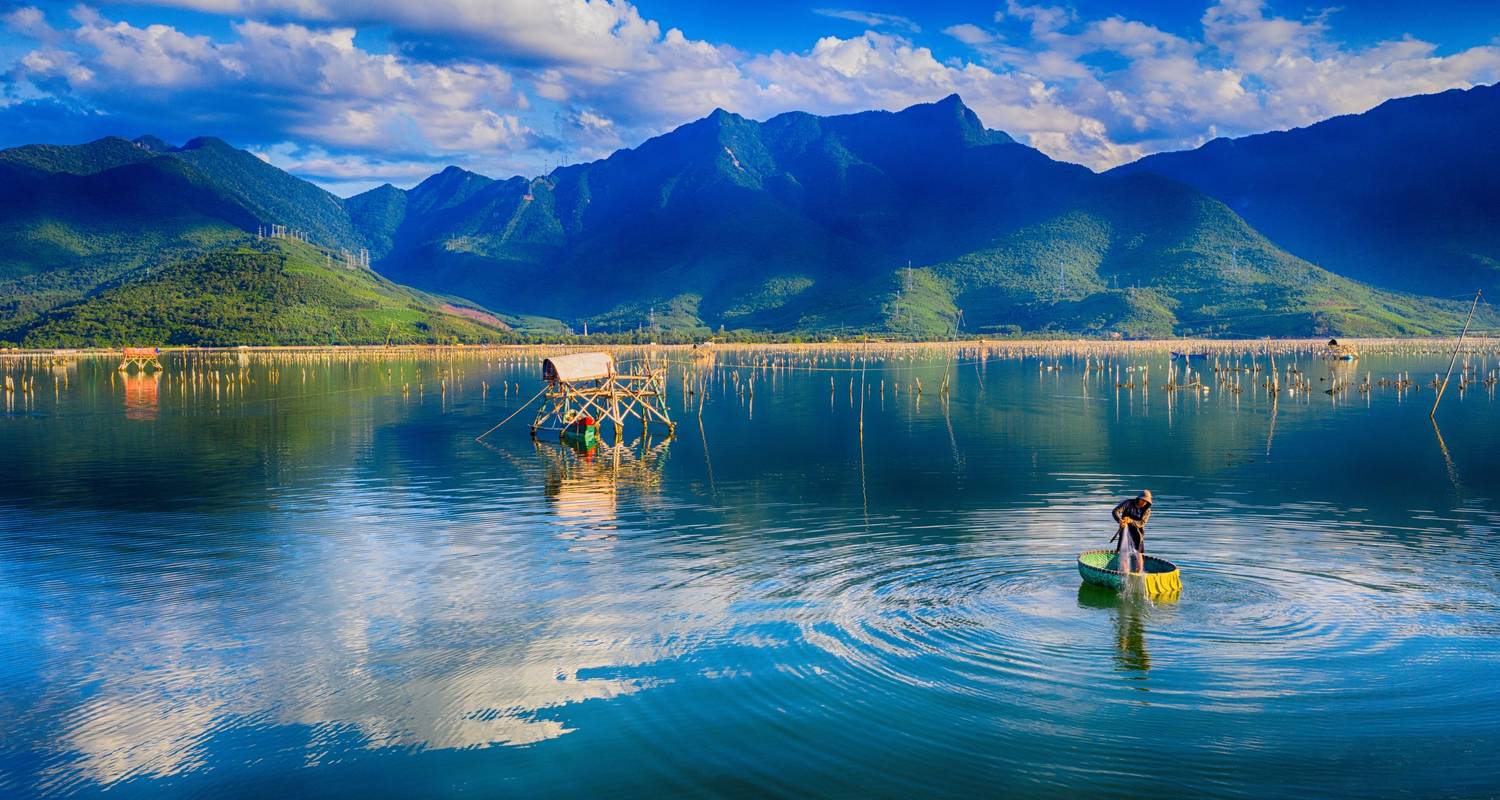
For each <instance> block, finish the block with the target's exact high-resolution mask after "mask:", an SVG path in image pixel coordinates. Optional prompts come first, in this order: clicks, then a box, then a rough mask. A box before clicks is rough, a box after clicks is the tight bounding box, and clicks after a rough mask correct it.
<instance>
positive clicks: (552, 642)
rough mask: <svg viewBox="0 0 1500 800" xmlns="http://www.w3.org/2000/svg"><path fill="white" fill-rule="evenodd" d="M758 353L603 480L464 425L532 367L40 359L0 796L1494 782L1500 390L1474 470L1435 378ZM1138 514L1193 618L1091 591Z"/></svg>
mask: <svg viewBox="0 0 1500 800" xmlns="http://www.w3.org/2000/svg"><path fill="white" fill-rule="evenodd" d="M679 357H680V356H679ZM743 358H745V357H744V356H737V355H733V354H731V355H727V356H725V357H722V358H721V359H720V361H719V364H718V366H717V368H716V369H715V370H714V372H713V373H712V374H711V375H710V376H709V377H708V378H707V380H706V385H707V387H708V391H707V392H706V394H705V395H703V396H705V397H706V403H704V404H703V405H702V407H701V415H700V413H699V412H700V409H699V407H698V406H697V405H695V404H694V403H693V401H692V399H690V398H685V397H684V395H683V393H682V389H681V386H682V381H681V374H682V371H681V370H680V369H674V371H673V374H672V377H671V382H670V392H671V395H672V405H673V410H674V413H675V414H677V416H678V418H679V420H680V424H679V428H678V436H677V438H676V439H674V440H671V441H666V440H664V439H663V438H662V437H660V436H656V437H654V438H653V439H651V440H643V439H641V438H640V437H639V432H638V431H630V432H629V434H630V435H629V436H627V439H626V442H625V444H624V446H622V447H619V448H609V447H604V448H600V449H599V450H597V451H595V452H594V453H592V454H580V453H578V452H576V451H573V450H570V449H567V448H564V447H561V446H559V445H558V444H557V443H555V442H549V441H543V442H539V443H533V442H532V441H531V440H530V439H529V438H528V436H527V431H526V427H525V424H524V423H525V422H526V417H525V416H524V415H523V417H522V418H521V419H518V420H517V421H515V422H513V423H511V424H510V425H508V426H506V427H503V428H501V429H500V430H499V431H497V432H496V433H495V434H493V435H492V436H491V437H490V438H489V439H488V440H487V444H485V445H481V444H477V443H475V442H474V440H473V439H474V436H475V435H476V434H478V433H479V432H481V431H483V430H484V429H485V428H487V427H489V426H490V425H492V424H494V423H495V422H497V421H499V420H500V419H501V418H503V417H504V416H505V415H506V414H508V413H510V411H511V410H513V409H514V408H515V407H516V406H517V404H518V403H519V402H520V401H522V400H524V399H525V398H527V397H530V396H531V395H532V393H533V392H535V391H536V390H537V389H538V388H539V385H540V384H539V380H538V373H539V368H538V366H537V364H536V363H535V362H527V363H516V364H512V363H502V362H494V361H486V360H485V359H484V358H483V357H479V358H468V359H462V360H454V361H410V360H409V361H391V362H373V361H364V362H343V361H337V362H315V361H311V360H298V359H290V358H285V359H281V360H279V361H272V360H270V359H267V358H259V357H258V358H256V359H254V360H252V361H250V362H249V363H248V366H247V367H245V368H244V369H243V371H242V370H241V368H240V367H238V366H236V365H235V364H234V363H233V362H224V363H222V364H219V365H218V366H214V365H212V364H200V365H199V367H198V368H197V371H196V372H194V373H193V374H192V375H191V376H189V377H188V379H187V380H186V381H183V380H181V379H182V378H183V376H184V375H185V373H184V372H183V370H184V366H183V362H182V361H169V363H168V373H167V377H166V378H165V379H161V380H157V379H154V378H150V379H143V378H131V379H128V380H123V381H122V380H121V379H120V378H118V377H117V376H115V375H114V373H113V366H114V364H113V363H111V362H108V361H102V360H100V361H93V360H84V361H81V362H75V363H74V364H72V365H71V366H66V367H62V366H60V367H56V368H51V369H44V370H43V371H42V372H40V373H39V374H38V375H37V377H36V380H37V383H36V391H35V392H34V393H33V394H31V395H28V396H16V395H11V396H9V397H7V398H0V400H3V402H5V403H6V406H5V407H4V409H3V412H4V415H3V416H0V453H3V454H4V456H3V462H0V463H3V464H4V473H5V476H4V480H3V481H0V689H3V691H0V796H6V797H22V798H26V797H64V796H90V795H96V794H101V793H107V794H108V796H111V797H122V798H132V797H152V798H156V797H214V798H222V797H263V796H289V795H302V794H306V795H315V796H321V797H361V798H363V797H414V796H422V797H442V796H452V795H460V794H463V795H467V796H480V797H502V796H506V797H534V796H543V795H545V796H557V795H564V794H568V795H579V796H585V797H612V796H619V797H643V796H661V795H713V796H741V797H764V796H788V797H795V796H810V795H842V796H860V797H873V796H885V797H905V796H912V795H913V794H916V793H919V792H920V793H924V794H935V795H948V796H968V795H976V794H977V795H983V796H1016V797H1046V796H1056V795H1061V794H1073V793H1079V794H1082V793H1088V794H1092V795H1096V796H1135V795H1142V794H1145V793H1148V792H1150V793H1153V794H1155V793H1159V792H1161V791H1163V790H1164V787H1170V790H1171V791H1172V792H1173V793H1175V794H1182V795H1186V796H1198V797H1202V796H1252V795H1253V796H1282V795H1288V794H1293V793H1297V794H1307V795H1312V796H1322V797H1329V796H1372V795H1378V796H1396V795H1410V796H1420V797H1431V796H1463V797H1480V796H1495V795H1497V794H1500V678H1497V676H1500V577H1497V576H1500V477H1497V476H1500V405H1497V403H1496V401H1495V399H1494V397H1493V395H1492V394H1491V392H1490V391H1489V390H1488V389H1486V388H1484V387H1482V386H1479V387H1474V388H1471V389H1470V390H1469V391H1468V392H1467V393H1466V394H1464V395H1462V396H1460V395H1459V394H1457V393H1456V392H1454V391H1450V394H1449V396H1448V398H1447V399H1445V400H1444V407H1443V410H1442V413H1441V414H1440V421H1441V424H1442V428H1441V437H1442V441H1441V442H1440V441H1439V438H1438V435H1437V433H1436V432H1435V431H1434V429H1433V426H1432V425H1431V424H1430V423H1429V421H1428V419H1427V407H1428V406H1429V405H1430V403H1431V402H1432V396H1433V392H1432V390H1431V389H1430V388H1428V387H1426V386H1425V382H1426V381H1430V380H1431V375H1432V373H1433V372H1434V371H1436V370H1438V369H1440V368H1441V367H1444V366H1446V360H1445V359H1443V358H1442V357H1440V356H1437V355H1433V356H1430V357H1395V356H1390V357H1379V356H1367V357H1366V358H1365V359H1364V360H1363V361H1361V362H1360V364H1359V367H1358V369H1359V370H1360V373H1361V377H1362V374H1363V372H1365V371H1370V372H1373V373H1374V376H1375V378H1376V379H1379V378H1381V377H1383V376H1387V377H1388V376H1393V375H1395V374H1396V373H1397V372H1399V371H1403V370H1410V371H1411V372H1412V373H1413V375H1414V376H1418V375H1420V376H1424V377H1423V378H1422V379H1421V382H1422V383H1423V384H1424V385H1423V386H1421V388H1420V389H1418V390H1416V391H1415V392H1414V393H1413V392H1408V393H1404V394H1403V393H1401V392H1398V391H1396V390H1395V389H1388V388H1387V389H1382V388H1378V387H1377V388H1376V389H1375V390H1374V391H1373V392H1371V393H1370V394H1369V395H1364V394H1360V393H1358V392H1355V391H1350V392H1349V393H1348V395H1347V396H1345V397H1342V398H1340V399H1337V400H1335V399H1333V398H1331V397H1330V396H1328V395H1325V394H1324V393H1323V391H1322V389H1324V388H1326V386H1327V383H1326V382H1325V381H1322V380H1320V378H1322V377H1325V376H1327V374H1328V370H1329V366H1328V365H1327V363H1326V362H1306V361H1304V363H1303V364H1302V365H1301V366H1302V367H1303V368H1304V369H1305V370H1306V371H1307V376H1308V377H1309V379H1311V380H1312V382H1313V390H1312V391H1311V392H1309V393H1306V394H1298V395H1296V396H1287V395H1286V394H1283V396H1282V397H1281V398H1280V399H1279V401H1278V402H1277V403H1276V406H1275V408H1274V410H1273V407H1272V405H1271V403H1270V401H1269V399H1268V398H1267V397H1266V396H1265V395H1264V393H1261V392H1258V391H1255V390H1253V389H1252V388H1251V380H1250V379H1249V378H1248V377H1246V378H1245V379H1244V386H1245V390H1244V391H1243V392H1242V393H1241V394H1239V395H1235V394H1233V393H1231V392H1227V391H1222V390H1220V391H1215V392H1213V393H1212V394H1209V395H1207V396H1206V397H1197V396H1194V395H1189V394H1186V393H1183V394H1178V395H1175V399H1174V400H1172V401H1171V402H1169V395H1168V394H1167V393H1165V392H1163V391H1162V390H1161V388H1160V384H1161V383H1163V382H1164V380H1165V378H1166V370H1167V360H1166V358H1165V356H1152V357H1151V358H1150V359H1149V363H1150V364H1151V365H1152V370H1151V378H1150V381H1151V383H1152V385H1153V387H1154V388H1152V389H1151V390H1150V391H1149V392H1142V391H1141V390H1140V389H1137V390H1135V391H1128V390H1121V391H1119V392H1116V391H1115V389H1114V388H1113V383H1114V380H1113V378H1112V377H1106V376H1103V375H1100V374H1095V375H1093V376H1092V377H1091V378H1089V379H1088V380H1087V381H1086V380H1085V372H1084V365H1083V364H1082V363H1081V362H1078V361H1074V360H1072V359H1066V358H1065V359H1062V360H1061V361H1060V362H1059V363H1060V364H1061V369H1060V370H1057V371H1047V372H1044V371H1042V370H1041V369H1040V368H1039V367H1040V362H1039V361H1038V360H1037V359H1034V358H1032V359H1019V358H998V357H991V358H986V359H983V360H980V359H977V358H974V357H973V354H961V355H959V356H958V357H957V359H956V360H955V361H954V362H953V366H951V367H945V364H946V363H947V362H946V360H945V359H944V358H942V357H928V358H922V359H916V360H912V359H903V360H894V359H888V360H882V361H879V362H872V363H871V364H870V365H869V367H868V372H866V373H865V374H864V375H863V378H861V374H860V372H859V371H858V364H857V363H856V364H855V369H854V371H850V362H849V361H848V359H847V357H845V358H844V359H842V360H834V359H822V360H820V361H819V362H818V364H817V365H816V366H817V367H818V369H816V370H809V369H806V368H803V369H801V370H798V371H758V370H754V369H749V368H746V367H745V366H743V365H742V364H741V365H739V366H737V363H738V362H739V361H740V360H742V359H743ZM1493 359H1494V357H1493V355H1492V356H1490V361H1491V363H1490V365H1489V368H1493ZM1141 361H1142V359H1141V358H1139V357H1132V358H1129V359H1126V360H1125V361H1122V362H1121V363H1122V365H1123V364H1134V363H1138V362H1141ZM1047 363H1052V360H1051V359H1048V361H1047ZM273 368H274V371H273ZM945 368H948V369H952V371H953V374H954V375H955V384H954V389H953V395H952V399H951V402H948V403H944V402H940V400H939V399H938V397H937V391H936V387H937V386H938V385H939V384H940V383H941V380H942V375H943V372H944V370H945ZM209 371H215V372H218V373H219V374H220V376H221V377H220V380H219V381H217V382H215V381H212V380H209V379H208V378H207V377H206V375H207V373H208V372H209ZM238 374H244V375H246V376H248V378H249V380H248V382H233V381H232V380H231V379H230V378H229V377H227V376H231V375H238ZM1123 374H1125V373H1122V375H1123ZM736 376H737V377H738V380H736ZM752 376H754V377H755V381H756V383H755V389H754V393H753V399H752V397H751V393H750V392H749V390H748V382H749V379H750V378H751V377H752ZM915 377H920V378H921V379H922V381H923V383H924V385H925V387H926V389H927V392H926V394H925V396H924V397H922V398H921V400H920V403H919V402H918V401H917V398H915V397H914V396H913V394H912V392H911V391H910V388H911V381H912V379H913V378H915ZM851 378H852V380H853V381H854V388H853V391H852V393H851V389H850V380H851ZM861 379H862V380H863V381H864V383H865V386H866V394H865V396H864V398H863V404H864V437H863V443H862V446H861V440H860V437H859V435H858V427H859V422H858V419H859V413H860V412H859V408H860V405H861V397H860V395H861V392H860V389H859V384H860V381H861ZM882 380H883V381H885V382H886V385H885V389H884V393H883V394H882V393H881V391H880V389H879V384H880V381H882ZM1136 380H1137V382H1138V383H1139V381H1140V378H1139V377H1137V378H1136ZM444 381H446V390H444V388H443V387H444ZM830 381H831V382H832V390H830ZM481 382H487V383H488V384H489V389H488V392H487V393H486V392H485V391H484V390H483V388H482V384H481ZM897 382H900V383H901V391H900V393H899V394H897V393H896V390H895V384H896V383H897ZM502 383H509V384H511V386H510V388H509V390H508V391H507V390H505V389H502V388H501V387H502ZM517 383H519V388H516V386H515V384H517ZM403 386H405V387H406V389H405V391H403ZM700 420H701V423H700ZM1142 487H1149V488H1151V489H1152V490H1153V491H1154V492H1155V495H1156V498H1157V509H1156V512H1155V515H1154V517H1153V519H1152V524H1151V529H1150V531H1149V533H1148V537H1147V547H1148V551H1149V552H1153V553H1156V554H1159V555H1163V556H1165V557H1167V558H1171V559H1173V560H1175V561H1177V562H1178V563H1179V564H1180V565H1181V566H1182V567H1183V569H1184V583H1185V584H1186V589H1185V591H1184V592H1183V594H1182V595H1181V596H1180V598H1178V599H1177V600H1176V602H1160V603H1156V604H1152V603H1150V602H1147V601H1144V600H1121V599H1120V598H1118V597H1116V596H1115V595H1114V594H1112V593H1109V592H1101V591H1094V590H1091V589H1090V588H1088V587H1083V586H1080V582H1079V578H1078V574H1077V572H1076V570H1075V566H1074V560H1075V557H1076V554H1077V553H1078V552H1079V551H1080V550H1083V549H1087V548H1091V547H1099V546H1103V545H1104V543H1105V541H1106V540H1107V539H1108V537H1109V535H1110V534H1111V533H1112V527H1111V525H1110V523H1109V520H1108V515H1109V509H1110V507H1111V506H1112V505H1113V503H1114V502H1116V501H1118V500H1119V499H1122V498H1124V497H1126V496H1129V495H1130V494H1132V493H1134V492H1135V491H1137V490H1138V489H1140V488H1142Z"/></svg>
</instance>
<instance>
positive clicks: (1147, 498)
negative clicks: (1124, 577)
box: [1110, 489, 1151, 572]
mask: <svg viewBox="0 0 1500 800" xmlns="http://www.w3.org/2000/svg"><path fill="white" fill-rule="evenodd" d="M1110 513H1111V514H1112V515H1113V516H1114V518H1115V524H1117V525H1119V526H1120V528H1119V530H1117V531H1115V535H1114V538H1113V539H1110V541H1112V542H1115V552H1116V553H1118V552H1120V548H1122V547H1124V546H1125V537H1126V536H1129V537H1130V543H1131V544H1133V545H1135V549H1134V551H1133V552H1134V555H1135V557H1134V559H1133V563H1130V564H1125V565H1123V566H1124V567H1125V568H1126V569H1125V571H1126V572H1145V571H1146V520H1149V519H1151V490H1150V489H1142V490H1141V493H1140V494H1139V495H1137V496H1135V497H1132V498H1130V499H1129V500H1126V501H1124V502H1122V503H1120V504H1119V505H1117V506H1115V510H1114V511H1112V512H1110ZM1131 567H1134V569H1131Z"/></svg>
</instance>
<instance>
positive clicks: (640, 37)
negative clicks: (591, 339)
mask: <svg viewBox="0 0 1500 800" xmlns="http://www.w3.org/2000/svg"><path fill="white" fill-rule="evenodd" d="M1496 81H1500V3H1496V2H1489V3H1475V2H1471V1H1464V0H1427V1H1426V2H1396V0H1345V4H1344V5H1331V4H1323V3H1317V2H1313V3H1308V2H1301V3H1297V2H1279V1H1278V2H1270V1H1269V0H1211V1H1208V2H1205V1H1204V0H1197V1H1196V2H1195V0H1177V1H1175V2H1158V1H1157V0H1135V2H1099V1H1097V0H1075V2H1065V3H1057V4H1053V3H1048V2H1038V3H1028V2H1024V1H1023V0H990V2H969V1H968V0H963V1H962V2H924V3H896V2H884V1H883V0H882V1H879V2H853V0H847V1H846V0H811V2H810V3H809V2H786V0H757V1H756V2H754V3H741V2H733V1H732V0H721V1H720V2H705V1H704V0H638V2H634V3H632V2H624V0H620V1H618V2H605V1H604V0H126V1H122V2H92V3H74V2H36V0H32V1H31V2H26V0H21V1H20V2H16V1H15V0H0V147H9V146H14V145H18V144H24V143H33V142H48V143H60V144H68V143H75V142H83V141H88V140H91V139H95V138H98V137H100V136H105V135H119V136H126V137H130V138H133V137H135V136H139V135H142V134H148V133H149V134H152V135H155V136H159V137H161V138H163V139H165V140H167V141H168V142H170V143H173V144H181V143H182V142H184V141H186V140H187V139H190V138H192V137H195V136H217V137H219V138H222V139H225V140H227V141H229V142H231V143H232V144H235V145H237V146H240V147H244V148H246V149H249V150H251V151H252V152H255V153H256V154H257V155H260V156H261V157H263V158H265V159H267V160H268V161H270V162H271V163H273V164H276V165H277V166H280V167H282V168H284V169H287V170H289V171H291V172H293V173H294V174H297V175H299V176H301V177H304V178H307V179H308V180H312V181H314V182H316V183H318V184H319V185H322V186H324V187H326V188H328V189H329V190H331V191H334V192H335V193H337V194H340V195H349V194H353V193H355V192H358V191H362V190H364V189H368V188H370V187H373V186H377V185H379V184H382V183H387V182H389V183H393V184H395V185H397V186H402V187H409V186H412V185H414V184H416V183H417V182H419V181H421V180H422V179H423V178H425V177H426V176H428V175H430V174H431V173H433V172H436V171H438V170H440V169H441V168H443V167H444V166H446V165H449V164H456V165H458V166H461V167H464V168H467V169H471V170H474V171H476V172H480V173H482V174H486V175H492V176H496V177H508V176H510V175H516V174H521V175H537V174H542V173H544V172H546V171H548V170H550V169H552V168H555V167H556V166H558V165H561V164H570V163H576V162H579V161H586V160H592V159H596V158H602V157H604V156H606V155H608V154H609V153H611V152H613V151H615V150H617V149H619V148H622V147H633V146H636V145H638V144H640V143H641V142H642V141H644V140H645V139H647V138H649V137H651V136H655V135H658V134H661V133H664V132H666V131H669V130H671V129H673V128H675V127H677V126H678V125H681V124H683V123H685V122H689V121H692V120H694V119H698V118H700V117H703V116H705V115H707V114H708V113H710V112H711V111H713V110H714V109H715V108H723V109H726V110H728V111H732V112H735V113H739V114H743V115H744V116H746V117H750V118H752V119H766V118H768V117H771V116H774V115H775V114H778V113H781V112H784V111H791V110H800V111H810V112H813V113H818V114H835V113H847V112H852V111H861V110H866V109H890V110H897V109H900V108H904V107H906V106H909V105H912V104H914V103H921V102H930V101H933V100H937V99H939V98H942V97H944V96H946V95H949V94H952V93H955V92H956V93H958V94H959V95H960V96H961V97H962V98H963V100H964V102H965V103H966V104H967V105H968V106H969V107H971V108H973V109H974V110H975V111H976V112H977V113H978V114H979V116H980V118H981V119H982V120H984V122H985V124H986V125H987V126H988V127H991V128H996V129H999V130H1003V131H1005V132H1007V133H1009V134H1011V135H1012V136H1014V137H1015V138H1017V139H1018V140H1020V141H1022V142H1025V143H1027V144H1030V145H1031V146H1033V147H1036V148H1038V149H1040V150H1042V151H1043V152H1045V153H1047V154H1048V155H1050V156H1052V157H1053V158H1057V159H1061V160H1065V161H1071V162H1075V163H1080V164H1084V165H1086V166H1089V167H1092V168H1094V169H1106V168H1108V167H1111V166H1115V165H1118V164H1121V163H1126V162H1128V161H1132V160H1134V159H1136V158H1139V157H1141V156H1143V155H1147V154H1150V153H1154V152H1160V151H1163V150H1180V149H1185V148H1191V147H1195V146H1197V145H1199V144H1202V143H1203V142H1205V141H1207V140H1209V139H1211V138H1214V137H1216V136H1240V135H1245V134H1250V133H1258V132H1262V131H1268V130H1284V129H1287V128H1292V127H1297V126H1300V125H1307V124H1310V123H1313V122H1316V121H1318V120H1321V119H1325V118H1327V117H1330V116H1334V115H1337V114H1348V113H1358V112H1361V111H1365V110H1368V109H1370V108H1372V107H1374V106H1376V105H1378V104H1380V103H1381V102H1384V101H1385V100H1388V99H1391V98H1394V97H1403V96H1408V95H1413V94H1424V93H1430V92H1436V91H1442V90H1445V89H1450V88H1467V87H1470V86H1474V85H1478V84H1486V83H1494V82H1496Z"/></svg>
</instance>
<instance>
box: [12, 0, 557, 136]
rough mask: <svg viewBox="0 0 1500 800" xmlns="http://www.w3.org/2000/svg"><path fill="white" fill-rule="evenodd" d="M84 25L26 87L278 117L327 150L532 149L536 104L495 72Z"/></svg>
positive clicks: (39, 57) (273, 35)
mask: <svg viewBox="0 0 1500 800" xmlns="http://www.w3.org/2000/svg"><path fill="white" fill-rule="evenodd" d="M73 17H74V19H75V21H76V22H77V23H78V24H77V27H74V28H71V29H69V30H68V34H69V37H70V39H71V42H70V44H71V45H72V49H70V50H63V49H59V48H43V49H39V50H36V51H32V52H31V53H28V54H27V55H25V56H24V57H22V59H21V60H20V74H21V75H22V76H24V77H26V78H28V79H30V80H33V81H38V82H45V81H49V80H52V81H57V80H60V81H62V82H63V83H64V84H65V85H66V87H67V88H68V89H70V90H72V91H73V92H75V93H78V94H80V95H82V96H84V97H88V98H91V99H94V100H95V101H96V102H100V103H105V104H108V103H110V102H119V101H120V97H121V96H122V95H126V94H128V95H129V96H130V97H132V98H133V99H134V100H135V102H138V103H144V104H146V105H169V106H170V107H172V108H173V110H174V111H175V112H177V113H186V114H190V115H195V116H201V117H203V118H205V119H212V120H218V121H219V124H220V125H226V124H227V125H253V124H263V123H264V122H265V120H263V119H262V120H257V119H256V118H257V117H265V116H269V117H272V118H274V119H276V120H279V121H280V123H281V124H282V125H283V126H284V128H285V130H286V131H287V132H289V133H292V134H296V135H299V136H303V137H306V138H308V139H310V140H311V141H313V142H315V143H319V144H324V145H332V146H343V147H364V148H371V149H385V150H395V151H412V150H417V151H423V150H434V149H435V150H439V151H469V150H489V149H497V148H511V147H520V146H525V145H526V144H528V139H527V134H528V131H527V130H526V128H525V126H524V125H522V123H521V121H520V117H519V116H518V113H519V112H521V111H523V110H524V109H525V107H526V103H525V98H524V96H523V95H521V94H520V93H519V92H517V90H516V88H515V85H514V81H513V79H512V78H511V76H510V74H509V73H507V72H505V71H504V70H501V69H500V68H498V67H496V66H493V65H489V64H478V63H457V64H450V65H436V64H432V63H427V62H422V61H416V60H412V59H409V58H403V57H400V56H395V55H388V54H375V53H370V52H367V51H365V50H362V49H360V48H359V47H357V46H356V45H355V43H354V37H355V31H354V30H353V29H352V28H330V29H326V30H314V29H311V28H307V27H304V26H301V25H296V24H288V25H270V24H267V23H263V22H257V21H253V20H252V21H246V22H240V23H235V24H234V25H233V30H234V33H235V37H234V38H233V39H231V40H229V41H225V42H216V41H214V40H213V39H211V38H209V37H207V36H190V35H187V34H184V33H182V32H180V31H178V30H176V29H175V28H172V27H170V26H166V25H148V26H145V27H136V26H133V25H131V24H129V23H126V22H113V21H111V20H108V19H106V18H104V17H103V16H101V15H100V14H98V13H97V12H95V11H93V10H91V9H87V8H79V9H77V10H75V11H74V12H73ZM224 133H226V134H228V135H230V136H231V137H232V136H233V133H234V132H233V131H225V132H224Z"/></svg>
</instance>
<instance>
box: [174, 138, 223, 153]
mask: <svg viewBox="0 0 1500 800" xmlns="http://www.w3.org/2000/svg"><path fill="white" fill-rule="evenodd" d="M177 149H178V150H180V151H181V150H233V149H235V147H234V145H232V144H230V143H229V142H226V141H224V140H223V139H220V138H219V137H217V136H195V137H193V138H191V139H189V140H187V143H186V144H184V145H183V146H181V147H179V148H177Z"/></svg>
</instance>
